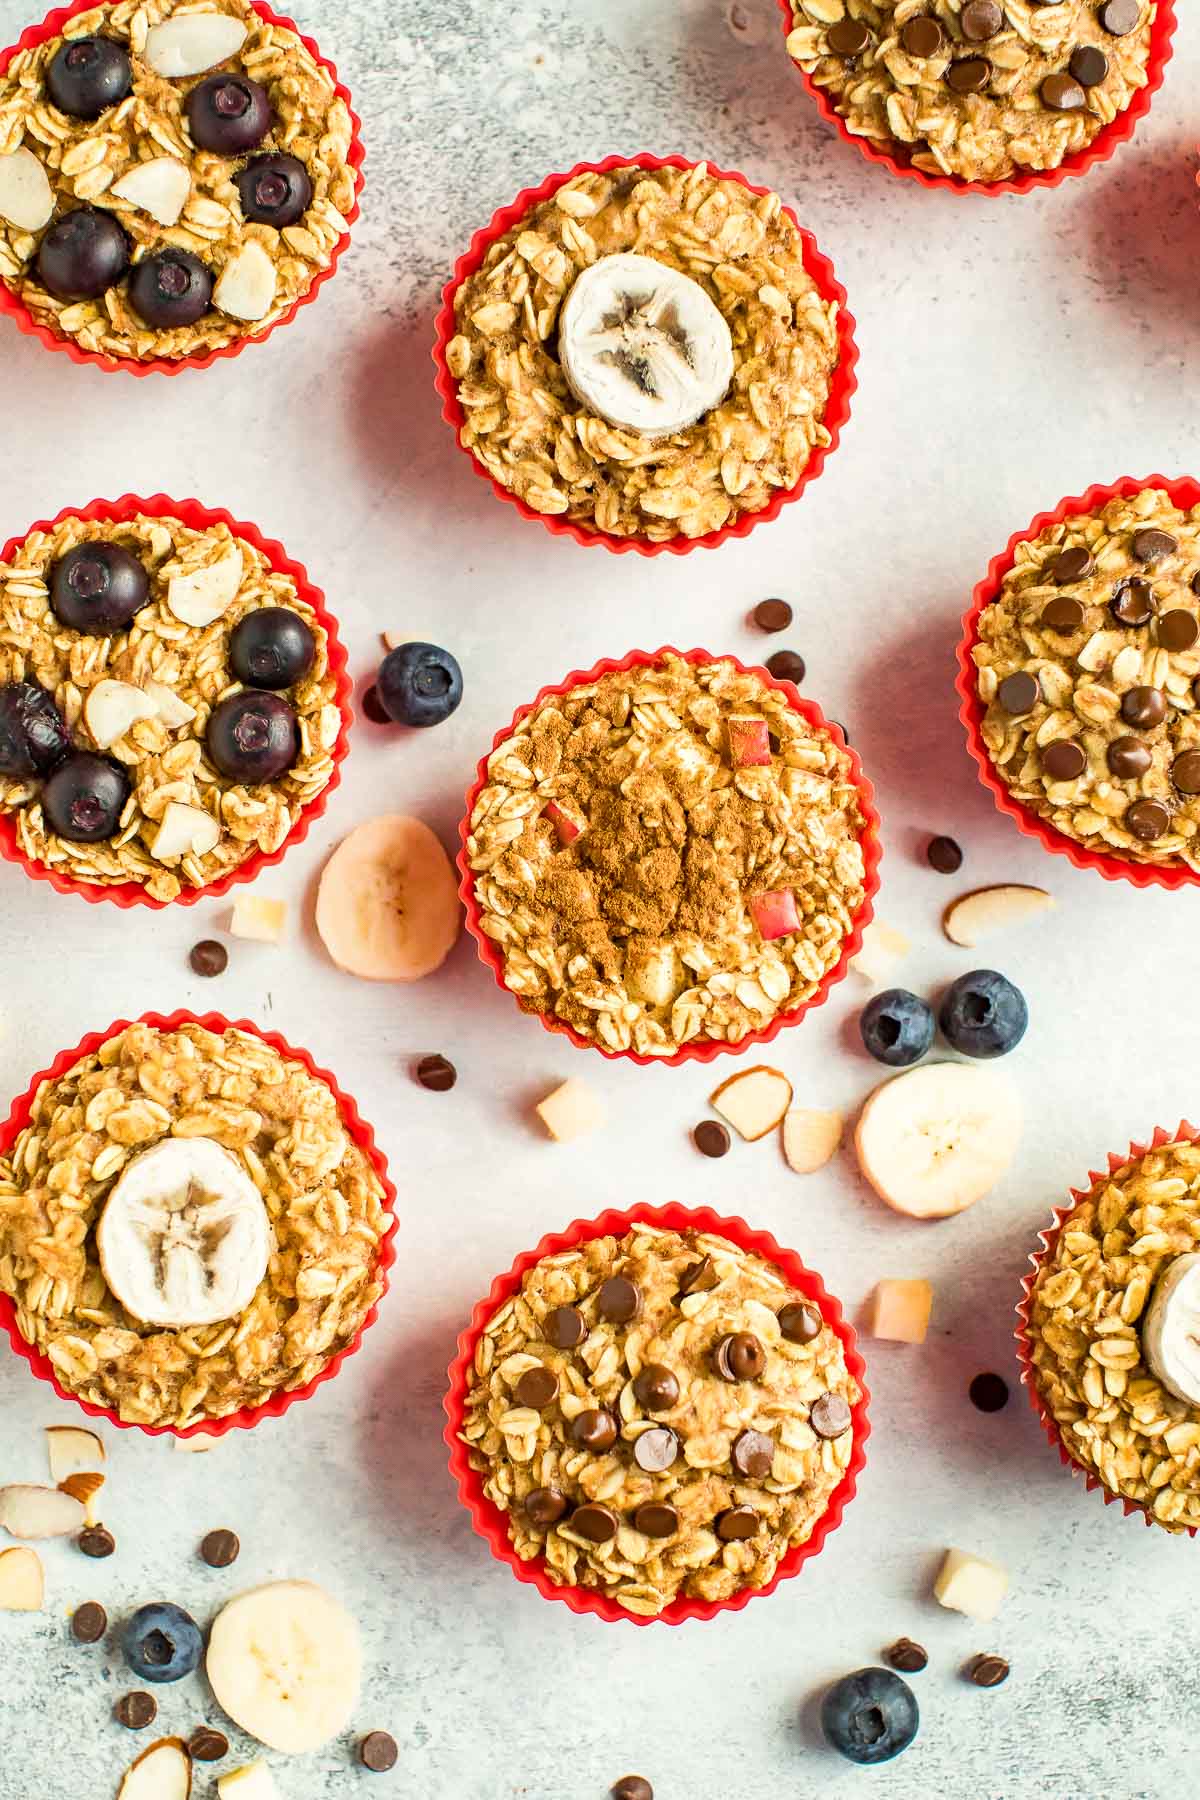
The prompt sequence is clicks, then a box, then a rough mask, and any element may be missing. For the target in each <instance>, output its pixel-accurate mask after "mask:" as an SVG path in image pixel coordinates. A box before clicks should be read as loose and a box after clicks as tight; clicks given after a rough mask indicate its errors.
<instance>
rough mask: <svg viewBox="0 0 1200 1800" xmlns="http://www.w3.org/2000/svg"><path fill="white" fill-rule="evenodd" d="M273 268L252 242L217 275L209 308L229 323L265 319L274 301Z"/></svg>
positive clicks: (274, 274)
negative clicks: (226, 315) (225, 316)
mask: <svg viewBox="0 0 1200 1800" xmlns="http://www.w3.org/2000/svg"><path fill="white" fill-rule="evenodd" d="M277 279H278V277H277V274H276V270H275V264H274V263H273V262H272V261H271V258H270V257H269V256H268V255H267V253H266V251H265V250H264V249H263V247H262V245H261V244H259V243H256V242H255V240H254V239H253V238H251V239H250V242H249V243H248V244H244V245H243V246H242V248H241V249H240V250H239V251H238V253H237V255H236V256H235V257H233V259H232V260H231V261H230V262H227V263H226V264H225V267H224V268H223V269H222V271H221V275H220V278H219V280H218V282H217V285H216V287H215V288H214V289H213V305H214V306H219V307H220V309H221V311H222V312H223V313H228V314H229V316H230V318H231V319H247V320H250V321H253V320H255V319H265V318H266V316H267V314H268V313H269V312H270V310H271V306H272V303H273V302H274V299H275V284H276V281H277Z"/></svg>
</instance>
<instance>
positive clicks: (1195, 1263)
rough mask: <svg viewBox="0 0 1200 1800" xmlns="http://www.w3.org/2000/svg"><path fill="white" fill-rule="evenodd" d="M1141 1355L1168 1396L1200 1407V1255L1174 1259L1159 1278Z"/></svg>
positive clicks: (1147, 1319)
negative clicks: (1169, 1394)
mask: <svg viewBox="0 0 1200 1800" xmlns="http://www.w3.org/2000/svg"><path fill="white" fill-rule="evenodd" d="M1142 1355H1143V1357H1144V1358H1145V1360H1146V1361H1147V1362H1148V1363H1149V1365H1150V1368H1151V1369H1152V1370H1153V1372H1154V1374H1155V1375H1156V1376H1157V1377H1158V1379H1159V1380H1160V1381H1161V1382H1162V1384H1163V1386H1164V1387H1165V1388H1166V1389H1167V1392H1168V1393H1171V1394H1174V1396H1175V1398H1176V1399H1177V1400H1186V1401H1187V1403H1188V1405H1189V1406H1200V1252H1197V1251H1192V1252H1191V1253H1190V1254H1189V1255H1187V1256H1177V1257H1176V1258H1175V1260H1174V1262H1173V1263H1170V1264H1169V1265H1168V1267H1167V1269H1166V1270H1165V1272H1164V1273H1163V1274H1162V1275H1161V1276H1160V1277H1159V1281H1158V1286H1157V1287H1156V1288H1155V1290H1154V1298H1153V1299H1152V1300H1151V1302H1150V1310H1149V1311H1148V1312H1147V1314H1146V1323H1145V1325H1144V1326H1143V1327H1142Z"/></svg>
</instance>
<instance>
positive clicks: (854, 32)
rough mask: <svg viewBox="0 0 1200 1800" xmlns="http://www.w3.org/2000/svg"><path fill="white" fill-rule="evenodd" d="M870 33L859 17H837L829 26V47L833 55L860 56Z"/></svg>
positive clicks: (867, 42) (869, 37)
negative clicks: (833, 23) (836, 20)
mask: <svg viewBox="0 0 1200 1800" xmlns="http://www.w3.org/2000/svg"><path fill="white" fill-rule="evenodd" d="M870 42H871V33H870V30H869V29H868V27H867V26H866V25H864V24H863V22H862V20H861V19H839V20H838V22H837V24H836V25H831V26H830V28H829V48H830V49H831V50H832V51H833V54H834V55H835V56H861V55H862V53H863V51H864V50H865V49H866V48H867V46H868V45H869V44H870Z"/></svg>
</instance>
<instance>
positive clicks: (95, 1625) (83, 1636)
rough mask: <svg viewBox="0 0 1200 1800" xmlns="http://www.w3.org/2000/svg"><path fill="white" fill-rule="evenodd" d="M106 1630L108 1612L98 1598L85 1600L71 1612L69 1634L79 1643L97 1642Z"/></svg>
mask: <svg viewBox="0 0 1200 1800" xmlns="http://www.w3.org/2000/svg"><path fill="white" fill-rule="evenodd" d="M107 1630H108V1614H107V1613H106V1612H105V1610H104V1608H103V1607H102V1606H101V1604H100V1602H99V1601H98V1600H85V1601H84V1603H83V1605H82V1606H77V1607H76V1608H75V1611H74V1612H73V1613H72V1614H71V1635H72V1636H73V1637H74V1638H75V1639H76V1640H77V1642H79V1643H81V1644H98V1643H99V1642H100V1639H101V1638H102V1637H103V1636H104V1634H105V1632H106V1631H107Z"/></svg>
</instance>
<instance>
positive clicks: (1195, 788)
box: [1171, 750, 1200, 794]
mask: <svg viewBox="0 0 1200 1800" xmlns="http://www.w3.org/2000/svg"><path fill="white" fill-rule="evenodd" d="M1171 780H1172V781H1173V782H1174V783H1175V786H1176V787H1177V788H1178V789H1179V791H1180V793H1181V794H1200V750H1185V751H1184V752H1183V754H1182V756H1177V757H1176V758H1175V761H1174V762H1173V763H1172V764H1171Z"/></svg>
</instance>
